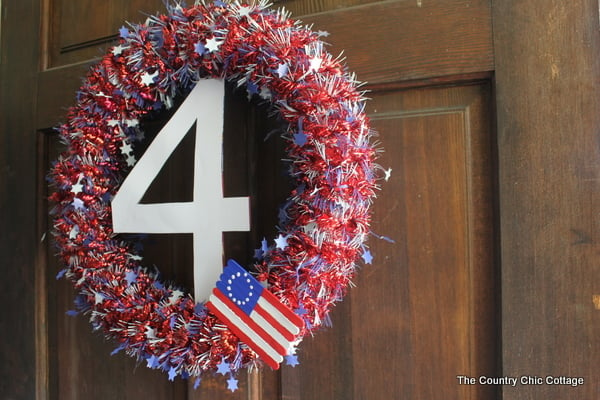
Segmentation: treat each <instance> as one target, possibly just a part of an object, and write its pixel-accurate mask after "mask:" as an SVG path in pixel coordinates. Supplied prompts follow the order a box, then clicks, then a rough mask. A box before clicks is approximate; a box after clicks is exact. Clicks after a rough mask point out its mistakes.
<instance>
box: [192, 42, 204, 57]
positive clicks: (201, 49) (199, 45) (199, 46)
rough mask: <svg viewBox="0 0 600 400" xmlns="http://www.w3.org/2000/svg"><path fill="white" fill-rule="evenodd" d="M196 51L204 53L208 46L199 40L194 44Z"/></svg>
mask: <svg viewBox="0 0 600 400" xmlns="http://www.w3.org/2000/svg"><path fill="white" fill-rule="evenodd" d="M194 51H195V52H196V54H200V55H202V54H204V53H205V52H206V46H204V43H202V42H198V43H196V45H195V46H194Z"/></svg>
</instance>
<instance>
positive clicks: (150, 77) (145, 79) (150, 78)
mask: <svg viewBox="0 0 600 400" xmlns="http://www.w3.org/2000/svg"><path fill="white" fill-rule="evenodd" d="M157 76H158V71H154V72H153V73H149V72H144V73H143V74H142V83H143V84H144V85H146V86H150V85H151V84H153V83H154V78H156V77H157Z"/></svg>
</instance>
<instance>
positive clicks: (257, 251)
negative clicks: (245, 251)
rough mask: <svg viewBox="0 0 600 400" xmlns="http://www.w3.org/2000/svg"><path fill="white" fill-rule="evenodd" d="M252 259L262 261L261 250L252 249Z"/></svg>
mask: <svg viewBox="0 0 600 400" xmlns="http://www.w3.org/2000/svg"><path fill="white" fill-rule="evenodd" d="M254 258H255V259H257V260H262V258H263V250H262V249H254Z"/></svg>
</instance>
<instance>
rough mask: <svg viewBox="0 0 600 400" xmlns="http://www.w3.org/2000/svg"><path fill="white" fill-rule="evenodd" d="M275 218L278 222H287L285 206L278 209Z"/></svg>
mask: <svg viewBox="0 0 600 400" xmlns="http://www.w3.org/2000/svg"><path fill="white" fill-rule="evenodd" d="M277 218H278V219H279V221H280V222H283V221H287V219H288V214H287V211H286V206H283V207H280V208H279V213H278V214H277Z"/></svg>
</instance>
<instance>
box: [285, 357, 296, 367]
mask: <svg viewBox="0 0 600 400" xmlns="http://www.w3.org/2000/svg"><path fill="white" fill-rule="evenodd" d="M285 363H286V364H287V365H289V366H291V367H295V366H296V365H298V364H300V363H299V362H298V356H296V355H294V354H290V355H289V356H285Z"/></svg>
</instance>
